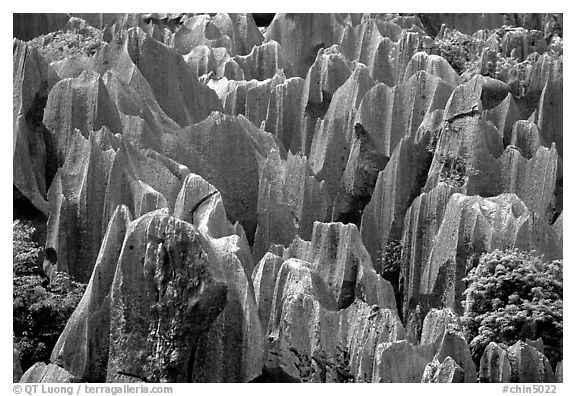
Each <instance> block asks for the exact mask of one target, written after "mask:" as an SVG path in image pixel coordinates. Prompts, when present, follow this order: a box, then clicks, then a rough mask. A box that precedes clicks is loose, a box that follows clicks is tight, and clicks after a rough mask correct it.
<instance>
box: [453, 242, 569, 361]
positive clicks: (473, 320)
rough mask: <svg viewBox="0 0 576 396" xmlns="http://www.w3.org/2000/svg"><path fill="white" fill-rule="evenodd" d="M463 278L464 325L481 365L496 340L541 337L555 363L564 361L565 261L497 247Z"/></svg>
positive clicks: (510, 343) (475, 355)
mask: <svg viewBox="0 0 576 396" xmlns="http://www.w3.org/2000/svg"><path fill="white" fill-rule="evenodd" d="M464 280H465V281H466V282H468V288H467V289H466V291H465V292H464V293H465V295H466V302H465V313H464V317H463V325H464V329H465V332H466V336H467V338H468V341H469V343H470V348H471V350H472V356H473V358H474V361H475V362H476V364H478V362H479V360H480V358H481V356H482V353H483V352H484V349H485V348H486V346H487V345H488V344H489V343H490V342H491V341H494V342H497V343H501V344H504V345H508V346H510V345H513V344H514V343H516V342H517V341H519V340H522V341H525V340H536V339H538V338H542V340H543V341H544V345H545V346H544V354H545V355H546V357H548V359H549V360H550V362H551V364H552V366H553V367H554V366H555V365H556V363H557V362H559V361H561V360H562V331H563V324H562V314H563V310H562V295H563V286H562V261H552V262H545V261H543V260H542V258H540V257H538V256H534V255H533V254H531V253H527V252H522V251H518V250H506V251H499V250H495V251H492V252H490V253H485V254H483V255H482V256H481V257H480V260H479V264H478V266H477V267H475V268H473V269H472V270H471V271H470V273H469V274H468V276H467V277H466V278H465V279H464Z"/></svg>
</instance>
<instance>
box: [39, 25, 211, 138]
mask: <svg viewBox="0 0 576 396" xmlns="http://www.w3.org/2000/svg"><path fill="white" fill-rule="evenodd" d="M93 64H94V69H95V70H96V71H97V72H98V73H101V74H104V73H105V72H106V71H108V70H110V71H112V72H113V73H115V75H116V76H117V78H118V79H119V80H120V81H121V82H122V83H123V84H124V85H126V86H129V87H131V88H134V89H135V90H137V91H138V92H139V93H140V95H141V97H142V99H144V101H147V102H148V101H156V102H157V103H158V105H159V106H160V108H161V109H162V110H163V112H164V113H165V114H166V115H167V116H168V117H170V118H171V119H172V120H173V121H175V122H176V123H177V124H178V125H179V126H182V127H183V126H186V125H191V124H193V123H195V122H199V121H201V120H202V119H204V118H205V117H207V116H208V115H209V114H210V112H212V111H219V110H221V109H222V107H221V105H220V103H219V101H218V97H217V96H216V94H215V93H214V92H213V91H212V90H210V89H209V88H208V87H206V86H204V85H203V84H201V83H200V82H198V81H197V80H196V78H195V77H194V74H193V72H192V71H191V70H190V68H189V67H188V66H187V65H186V62H185V61H184V59H183V57H182V56H181V55H180V54H179V53H178V52H177V51H176V50H174V49H171V48H169V47H167V46H165V45H164V44H162V43H159V42H158V41H156V40H154V39H152V38H150V37H148V35H146V34H145V33H144V32H143V31H142V30H140V29H138V28H133V29H129V30H128V31H127V32H126V34H125V39H124V40H123V41H122V42H121V43H116V42H112V43H109V44H107V45H106V46H105V47H104V48H103V49H102V50H101V51H100V52H98V54H97V56H96V57H95V58H94V60H93ZM158 70H162V71H163V72H162V73H158V72H157V71H158ZM49 129H50V128H49ZM96 129H98V128H96Z"/></svg>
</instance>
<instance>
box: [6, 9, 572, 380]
mask: <svg viewBox="0 0 576 396" xmlns="http://www.w3.org/2000/svg"><path fill="white" fill-rule="evenodd" d="M71 15H72V14H71ZM74 15H75V17H72V18H69V17H70V16H69V15H67V16H64V15H63V14H51V15H48V16H38V15H32V16H30V17H29V19H28V23H24V22H25V21H23V19H22V18H23V17H22V16H21V15H15V17H14V22H15V32H16V33H17V34H16V33H15V34H16V35H17V36H18V37H26V39H28V38H32V36H36V35H37V34H40V33H46V32H49V31H51V32H50V33H49V34H48V35H45V36H42V37H37V38H36V39H34V40H31V41H30V42H28V43H24V42H22V41H19V40H17V39H16V40H14V42H13V66H14V67H13V102H14V103H13V201H14V217H15V218H22V217H24V218H28V219H30V218H31V219H33V220H34V221H35V223H34V224H35V225H38V227H39V228H40V229H41V232H42V229H43V228H45V229H46V232H45V234H46V240H45V241H44V240H41V241H40V245H41V246H43V247H44V248H45V249H44V252H41V254H40V259H39V260H40V261H41V260H44V262H43V265H44V269H45V272H46V273H47V274H48V275H49V276H52V275H53V274H54V272H55V271H65V272H67V273H68V274H69V275H71V277H72V278H73V279H75V280H79V281H81V282H88V286H87V289H86V292H85V294H84V296H83V297H82V299H81V301H80V303H79V304H78V306H77V308H76V309H75V311H74V312H73V314H72V316H71V317H70V318H69V320H68V323H67V325H66V327H65V328H64V330H63V332H62V334H61V335H60V337H59V339H58V341H57V343H56V345H55V346H54V348H53V350H52V354H51V357H50V363H37V364H35V365H34V366H32V367H31V368H30V369H28V370H27V371H26V373H24V374H22V373H21V371H18V363H19V358H18V355H17V353H14V355H13V358H14V362H15V364H14V370H15V371H14V372H13V377H14V379H15V380H19V379H21V381H22V382H80V381H81V382H105V381H107V382H271V381H272V382H436V383H448V382H475V381H480V382H550V381H562V378H563V365H562V363H559V364H558V365H557V367H556V368H555V371H554V372H553V370H552V368H551V367H550V363H549V362H548V360H547V358H546V357H545V356H544V355H543V351H544V350H546V349H545V345H544V344H543V343H542V342H541V341H540V342H527V343H522V342H519V343H517V344H516V345H514V346H511V347H507V348H504V347H502V346H501V345H500V344H496V343H491V344H489V345H488V347H487V348H486V350H485V351H484V354H483V356H482V358H481V360H480V364H479V367H478V368H476V367H475V366H474V363H473V362H472V359H471V356H470V350H469V345H468V343H467V341H468V342H469V341H470V340H466V339H465V338H464V335H463V333H462V331H463V328H462V325H461V322H460V315H461V314H462V313H463V305H462V302H463V301H462V300H463V291H464V289H465V287H466V286H467V285H465V284H464V282H463V280H462V279H463V278H465V276H466V275H467V273H468V271H469V269H470V268H471V266H473V265H474V263H475V261H474V260H477V258H478V256H479V255H480V254H482V253H484V252H490V251H492V250H494V249H507V248H518V249H520V250H524V251H534V252H535V254H537V255H542V256H543V257H544V259H545V260H553V259H561V258H562V241H563V236H562V233H563V174H562V173H563V170H562V168H563V160H562V158H563V136H562V131H563V129H562V128H563V121H562V111H563V109H562V107H563V106H562V104H563V102H562V100H563V99H562V92H563V55H562V52H563V49H562V46H563V43H562V23H563V22H562V17H561V15H555V14H458V15H455V14H376V13H364V14H276V15H270V16H269V19H268V22H269V23H270V25H269V26H267V27H260V28H259V27H257V26H256V23H255V21H254V17H253V16H252V15H251V14H234V13H219V14H194V13H189V14H169V13H151V14H74ZM78 17H80V18H83V19H79V18H78ZM453 27H456V28H457V29H460V31H458V30H454V29H452V28H453ZM58 29H59V31H58V32H54V30H58ZM479 29H482V30H479ZM429 35H430V36H429ZM432 37H436V38H435V39H433V38H432ZM94 38H96V39H97V40H96V42H95V43H94V46H90V47H89V46H87V44H86V43H87V42H89V40H91V39H94ZM72 39H74V40H76V39H78V40H77V41H74V42H73V43H71V46H68V47H67V48H64V47H63V48H62V50H58V49H57V48H56V47H57V46H58V45H60V43H63V42H65V43H68V42H69V41H70V42H71V40H72ZM87 40H88V41H87ZM441 55H442V56H441ZM330 221H332V222H330ZM44 225H45V227H44ZM40 239H43V237H41V238H40ZM375 268H377V270H378V272H377V271H376V270H375ZM380 274H382V275H380ZM15 336H16V337H17V335H15ZM20 377H22V378H20Z"/></svg>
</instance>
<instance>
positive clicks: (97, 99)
mask: <svg viewBox="0 0 576 396" xmlns="http://www.w3.org/2000/svg"><path fill="white" fill-rule="evenodd" d="M43 123H44V125H46V128H48V130H49V131H50V133H51V134H52V136H53V139H54V141H55V145H56V152H57V157H58V162H59V164H60V165H63V164H64V160H65V158H66V154H67V150H68V148H69V141H70V139H72V138H73V137H72V134H74V130H75V129H78V130H79V131H80V132H81V133H82V135H83V136H84V137H88V136H89V135H90V132H91V131H97V130H99V129H100V128H101V127H103V126H106V127H108V128H109V129H110V130H111V131H112V132H113V133H122V124H121V123H120V117H119V114H118V110H117V108H116V105H115V104H114V102H113V101H112V99H111V97H110V94H109V93H108V89H107V88H106V86H105V84H104V81H103V80H102V78H101V76H99V75H98V74H96V73H94V72H87V71H85V72H83V73H82V74H81V75H80V76H79V77H78V78H71V79H65V80H61V81H59V82H58V83H56V85H55V86H54V88H52V90H51V91H50V94H49V95H48V100H47V102H46V108H45V110H44V119H43Z"/></svg>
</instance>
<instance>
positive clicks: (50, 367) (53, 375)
mask: <svg viewBox="0 0 576 396" xmlns="http://www.w3.org/2000/svg"><path fill="white" fill-rule="evenodd" d="M20 382H21V383H38V382H47V383H52V382H61V383H73V382H80V379H79V378H77V377H74V376H73V375H72V374H70V373H69V372H68V371H66V370H64V369H63V368H62V367H59V366H57V365H55V364H52V363H48V364H46V363H43V362H38V363H35V364H34V365H33V366H32V367H30V368H29V369H28V370H26V372H25V373H24V375H23V376H22V378H21V379H20Z"/></svg>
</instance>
